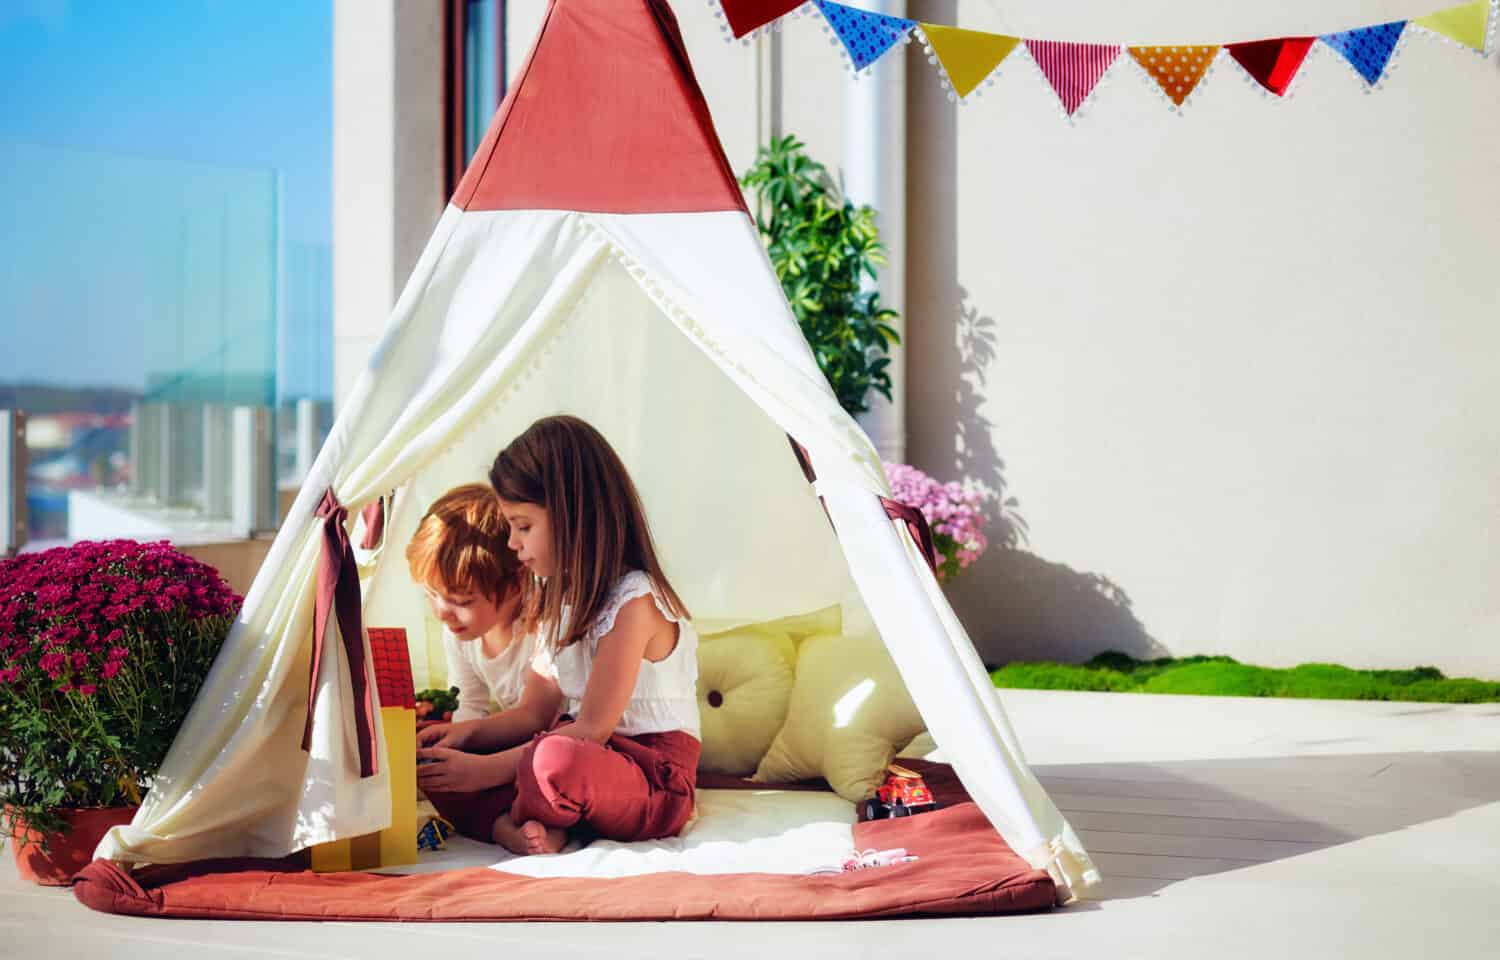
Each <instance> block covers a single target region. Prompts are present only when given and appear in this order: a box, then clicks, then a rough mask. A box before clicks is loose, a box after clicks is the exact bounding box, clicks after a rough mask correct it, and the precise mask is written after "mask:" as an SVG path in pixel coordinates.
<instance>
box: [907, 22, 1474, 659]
mask: <svg viewBox="0 0 1500 960" xmlns="http://www.w3.org/2000/svg"><path fill="white" fill-rule="evenodd" d="M913 6H914V7H920V8H924V10H923V12H925V13H926V15H927V16H929V17H930V18H932V19H935V20H942V21H944V22H948V23H955V22H956V23H958V24H959V25H961V26H966V27H973V28H977V29H991V30H998V31H1003V32H1016V33H1023V34H1024V33H1027V32H1029V33H1031V34H1032V35H1037V36H1043V37H1048V38H1056V39H1068V40H1097V41H1109V40H1119V39H1127V38H1128V39H1134V38H1140V39H1142V40H1144V41H1146V42H1152V41H1160V42H1173V41H1177V42H1193V41H1199V40H1206V41H1214V40H1221V39H1239V38H1245V39H1249V38H1254V37H1257V36H1266V35H1276V34H1298V33H1303V34H1307V33H1316V32H1319V31H1327V30H1332V29H1340V28H1346V27H1350V26H1356V25H1363V24H1369V23H1374V22H1380V21H1382V20H1387V19H1396V18H1399V17H1402V16H1409V15H1414V14H1420V13H1424V12H1427V10H1428V8H1429V7H1431V6H1434V4H1420V3H1419V4H1416V5H1415V6H1413V5H1412V4H1410V3H1396V2H1384V0H1364V2H1348V0H1340V2H1336V3H1332V2H1330V3H1320V4H1318V5H1317V8H1316V10H1312V9H1310V8H1309V6H1308V5H1306V4H1301V3H1295V2H1292V0H1274V2H1268V3H1264V4H1259V5H1255V7H1254V8H1253V9H1251V8H1250V7H1248V6H1247V5H1230V4H1228V3H1225V2H1218V3H1213V4H1204V3H1202V2H1201V0H1198V2H1193V3H1189V2H1187V0H1177V2H1169V0H1158V2H1155V3H1151V4H1131V5H1128V7H1126V6H1125V5H1116V4H1110V3H1105V2H1103V0H1073V2H1070V3H1067V4H1065V5H1057V4H1049V5H1042V4H1033V5H1029V6H1027V7H1026V9H1025V10H1022V9H1021V8H1019V7H1017V8H1014V9H1012V10H1011V13H1012V14H1013V16H1012V18H1011V20H1010V21H1009V22H1005V21H1002V20H1000V19H999V17H998V15H997V14H996V11H995V8H994V7H993V5H990V4H977V3H969V2H963V3H954V2H951V0H950V2H927V3H914V4H913ZM1023 13H1024V14H1025V17H1024V19H1023V17H1022V14H1023ZM1314 50H1315V54H1314V56H1313V57H1311V58H1310V60H1309V62H1308V63H1307V64H1306V65H1305V66H1304V68H1303V71H1302V73H1301V75H1300V76H1299V78H1298V81H1297V85H1296V88H1295V95H1294V96H1293V97H1291V98H1290V99H1289V100H1287V101H1285V102H1281V101H1277V100H1275V99H1274V98H1266V97H1263V96H1262V95H1261V93H1260V92H1259V88H1258V87H1251V86H1248V85H1247V84H1245V83H1244V82H1243V81H1242V79H1241V74H1240V72H1239V71H1238V68H1237V67H1236V66H1234V65H1233V64H1232V63H1229V62H1228V61H1226V60H1223V59H1221V60H1220V61H1219V64H1218V66H1217V67H1216V68H1215V71H1214V73H1213V74H1212V75H1211V76H1210V77H1209V78H1208V80H1207V83H1206V85H1205V86H1204V87H1203V88H1202V89H1201V91H1200V93H1199V95H1198V96H1197V97H1196V98H1195V100H1196V102H1194V103H1192V104H1191V105H1190V106H1189V108H1188V109H1187V111H1186V115H1185V116H1176V115H1173V114H1171V113H1169V112H1168V111H1167V109H1166V106H1165V104H1164V103H1163V101H1162V99H1161V98H1160V97H1159V96H1158V95H1157V94H1156V92H1155V90H1154V89H1153V88H1152V87H1151V86H1150V85H1149V81H1148V80H1146V79H1145V78H1144V77H1143V75H1142V74H1141V73H1140V71H1138V70H1136V69H1134V66H1133V64H1129V63H1119V64H1117V65H1116V67H1115V68H1114V69H1113V70H1112V71H1111V75H1110V78H1109V80H1107V82H1106V85H1105V86H1104V87H1103V88H1102V90H1101V93H1100V95H1099V96H1098V99H1097V102H1096V103H1095V104H1093V105H1092V107H1091V108H1090V107H1086V108H1085V110H1086V114H1085V116H1084V117H1083V118H1082V119H1080V120H1078V121H1077V123H1076V124H1075V125H1073V126H1069V125H1068V124H1067V123H1066V122H1064V121H1063V120H1062V119H1061V118H1060V117H1059V108H1058V106H1057V104H1056V100H1055V98H1054V97H1053V96H1052V94H1051V92H1050V90H1049V89H1048V88H1047V87H1046V85H1045V81H1043V80H1042V79H1041V77H1040V74H1039V73H1038V72H1037V71H1036V70H1035V69H1034V68H1032V67H1031V65H1030V64H1029V63H1027V62H1023V61H1015V62H1011V63H1008V64H1007V65H1005V66H1004V67H1003V68H1002V71H1003V72H1002V76H1001V79H1000V80H999V81H998V82H997V83H996V85H995V87H993V88H992V89H991V90H989V91H987V92H986V93H985V95H984V97H983V98H982V99H981V100H979V101H978V102H977V103H975V104H973V105H970V106H966V107H963V108H961V109H955V108H952V107H949V106H948V105H947V104H946V103H945V102H944V101H942V100H940V99H938V98H937V97H936V96H934V95H927V96H925V97H924V96H923V95H922V94H919V93H913V94H912V95H911V96H910V97H909V104H910V105H911V107H912V109H913V114H912V119H911V121H910V122H911V123H912V124H913V128H912V133H911V137H912V139H911V140H910V141H909V151H910V154H911V157H912V162H913V166H914V169H913V173H912V177H913V180H912V182H911V184H910V187H909V191H910V192H909V198H908V207H909V209H910V210H911V211H912V212H911V214H910V216H911V217H912V218H913V219H912V223H911V226H910V233H909V236H910V240H909V243H910V245H911V247H912V248H913V253H912V254H911V258H912V259H911V261H909V271H910V273H911V280H910V281H909V283H910V284H911V286H910V288H909V294H908V302H909V303H910V304H911V312H910V316H909V319H908V324H907V327H908V331H909V333H910V335H909V342H910V343H911V353H910V358H911V364H912V366H911V368H910V370H911V373H910V378H909V379H910V381H911V382H912V383H913V387H912V391H911V393H910V395H909V396H910V399H909V410H908V415H909V417H910V428H911V449H912V451H913V457H914V459H915V460H916V461H917V462H918V463H919V464H920V465H922V466H924V467H927V468H929V469H931V470H934V471H936V472H939V473H943V474H945V475H948V476H952V475H953V474H954V473H955V471H956V470H957V469H958V468H959V467H961V466H962V467H966V468H967V469H968V471H969V472H970V473H972V474H977V475H978V476H979V477H980V478H981V479H993V478H994V477H995V476H996V475H997V474H999V473H1003V475H1004V477H1005V479H1006V480H1008V481H1009V485H1010V489H1011V491H1012V492H1013V493H1014V494H1015V495H1016V496H1017V497H1019V499H1020V512H1021V514H1022V515H1023V516H1024V517H1025V519H1026V520H1027V521H1028V522H1029V524H1030V528H1031V543H1032V546H1033V548H1034V549H1035V551H1036V552H1037V553H1038V554H1040V555H1042V556H1044V557H1046V558H1049V559H1050V560H1053V561H1058V562H1061V563H1065V564H1067V565H1069V566H1071V567H1074V568H1076V569H1078V570H1083V571H1097V572H1099V573H1102V574H1104V575H1106V576H1108V577H1109V578H1110V579H1112V580H1113V581H1115V582H1116V583H1117V584H1118V585H1119V586H1121V587H1122V588H1123V589H1124V590H1125V591H1126V592H1127V593H1128V594H1129V596H1130V597H1131V599H1132V600H1133V603H1134V610H1135V613H1136V615H1137V616H1138V617H1139V618H1140V620H1141V622H1142V623H1143V624H1144V627H1145V629H1146V631H1148V632H1149V634H1150V635H1151V637H1152V638H1154V640H1155V641H1156V642H1157V643H1158V644H1160V645H1162V646H1164V647H1165V648H1166V649H1169V650H1170V651H1171V652H1173V653H1175V654H1185V653H1195V652H1205V653H1208V652H1212V653H1227V654H1230V655H1233V656H1236V657H1239V658H1241V659H1244V660H1248V661H1252V662H1257V663H1263V664H1273V665H1274V664H1290V663H1298V662H1305V661H1313V660H1332V661H1337V662H1342V663H1345V664H1349V665H1355V666H1377V665H1379V666H1410V665H1412V664H1415V663H1431V664H1436V665H1438V666H1440V667H1442V668H1443V669H1445V670H1447V671H1448V672H1450V673H1455V674H1478V675H1482V676H1491V677H1495V676H1500V589H1497V586H1496V585H1497V583H1500V549H1497V547H1496V544H1497V540H1500V483H1497V480H1500V421H1497V419H1496V414H1495V411H1496V410H1500V363H1497V360H1500V324H1497V323H1496V317H1495V307H1494V303H1495V292H1496V290H1495V268H1496V266H1497V254H1500V177H1497V175H1496V173H1497V167H1496V157H1497V155H1500V112H1497V111H1496V110H1495V108H1494V105H1495V102H1496V97H1497V95H1500V71H1497V67H1496V61H1495V59H1494V58H1490V59H1489V60H1484V59H1480V58H1479V57H1477V56H1475V55H1473V54H1471V53H1468V52H1465V51H1462V50H1459V49H1456V48H1455V47H1453V46H1451V45H1448V44H1446V43H1444V42H1441V41H1436V40H1433V39H1430V38H1428V37H1425V36H1409V37H1407V38H1406V40H1405V42H1404V43H1403V49H1402V52H1401V54H1400V57H1399V58H1398V60H1397V61H1396V63H1397V65H1398V66H1397V69H1396V71H1395V73H1394V74H1393V75H1392V76H1391V78H1390V80H1389V82H1388V83H1387V84H1386V86H1385V89H1383V90H1380V91H1377V92H1375V93H1373V94H1369V95H1367V94H1365V93H1364V92H1363V91H1362V89H1361V83H1360V82H1359V81H1358V80H1357V78H1356V77H1355V75H1354V74H1353V72H1352V71H1351V70H1350V69H1349V68H1348V67H1347V65H1346V64H1345V63H1344V62H1343V61H1342V59H1341V58H1339V57H1338V56H1337V55H1336V54H1335V53H1333V51H1331V50H1329V49H1327V48H1323V47H1321V45H1319V46H1317V47H1315V48H1314ZM928 69H929V68H927V67H926V64H925V62H923V63H922V64H921V65H920V68H919V67H916V66H914V67H913V77H912V80H911V83H912V85H913V86H914V87H915V86H919V85H920V84H921V82H922V78H921V77H920V76H918V75H917V74H918V71H919V70H928ZM928 79H930V76H929V78H928ZM934 85H935V84H934ZM932 89H933V87H931V86H930V87H929V88H928V91H929V94H931V91H932ZM949 142H951V143H952V144H953V147H952V149H951V152H950V150H949V149H948V148H947V146H946V144H947V143H949ZM916 192H920V193H921V195H922V198H923V201H924V203H923V204H918V203H917V202H915V200H914V198H913V193H916ZM918 248H920V249H918ZM955 263H956V267H955V266H952V265H953V264H955ZM919 274H920V277H921V278H920V280H919V279H918V275H919ZM965 316H967V319H964V318H965ZM955 424H963V425H965V426H966V428H967V429H968V430H969V431H970V436H971V437H972V438H974V439H975V440H976V441H977V442H976V443H973V444H971V449H970V451H969V452H968V453H967V454H966V453H964V452H963V450H962V444H961V442H960V441H959V439H958V434H959V430H958V429H957V428H956V427H955ZM1010 583H1013V580H1012V579H1011V578H1010V576H1009V574H1008V573H1007V571H1006V570H1005V569H1003V564H1002V563H1001V558H1000V557H999V555H998V554H995V555H992V556H990V557H987V558H986V560H985V561H984V562H982V564H981V565H980V566H979V567H976V568H974V569H973V570H971V571H970V573H969V575H967V576H966V577H965V578H964V579H963V580H962V581H960V582H959V583H957V584H956V585H955V588H954V590H953V591H952V595H953V597H954V599H955V603H956V605H957V607H958V609H959V612H960V614H961V615H962V616H963V618H964V620H965V622H966V623H967V624H968V625H969V627H970V629H971V631H972V632H973V633H974V635H975V637H976V641H978V642H979V645H980V646H981V647H982V648H986V647H987V649H986V653H987V654H988V655H989V657H990V658H991V659H1000V658H1002V657H1004V656H1028V657H1029V656H1037V655H1044V656H1053V657H1086V656H1088V655H1091V654H1093V653H1095V652H1097V650H1098V649H1099V645H1100V644H1099V642H1098V637H1097V636H1096V635H1091V634H1086V635H1083V636H1079V637H1077V639H1076V640H1075V641H1073V642H1071V643H1070V642H1069V639H1068V638H1067V637H1066V636H1059V634H1058V632H1057V631H1053V632H1052V633H1051V634H1050V635H1049V636H1050V649H1038V648H1037V645H1036V638H1035V636H1027V635H1011V636H1006V635H1005V630H1004V626H1005V624H1007V623H1008V622H1009V613H1008V611H1007V610H1006V604H1007V603H1008V602H1009V599H1008V598H1007V596H1006V594H1005V592H1004V589H1003V587H1004V586H1005V585H1006V584H1010ZM1023 633H1024V632H1023ZM1041 633H1043V634H1045V633H1046V631H1041ZM1157 649H1158V650H1159V647H1158V648H1157Z"/></svg>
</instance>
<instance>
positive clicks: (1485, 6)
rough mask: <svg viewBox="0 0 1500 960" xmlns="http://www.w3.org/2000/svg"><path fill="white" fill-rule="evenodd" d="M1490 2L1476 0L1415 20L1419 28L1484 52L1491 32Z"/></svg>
mask: <svg viewBox="0 0 1500 960" xmlns="http://www.w3.org/2000/svg"><path fill="white" fill-rule="evenodd" d="M1489 22H1490V0H1474V2H1473V3H1465V4H1462V5H1460V6H1457V7H1449V8H1448V9H1446V10H1439V11H1438V12H1437V13H1430V14H1428V15H1427V16H1425V17H1418V18H1417V19H1415V20H1413V21H1412V23H1415V24H1416V25H1417V26H1419V27H1426V28H1427V29H1428V30H1431V31H1432V32H1433V33H1436V34H1440V35H1441V36H1444V37H1447V38H1448V39H1449V40H1452V41H1454V42H1455V43H1461V44H1463V45H1464V46H1466V47H1470V48H1472V49H1474V50H1478V51H1479V52H1480V53H1483V52H1484V44H1485V39H1486V36H1487V34H1488V31H1489Z"/></svg>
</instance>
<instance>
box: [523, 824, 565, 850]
mask: <svg viewBox="0 0 1500 960" xmlns="http://www.w3.org/2000/svg"><path fill="white" fill-rule="evenodd" d="M521 836H523V837H525V838H526V852H527V853H559V852H561V851H562V848H563V845H564V844H566V843H567V842H568V831H566V830H564V829H562V828H561V827H548V826H544V825H543V824H541V823H540V822H539V821H536V820H527V821H526V822H525V823H523V824H521Z"/></svg>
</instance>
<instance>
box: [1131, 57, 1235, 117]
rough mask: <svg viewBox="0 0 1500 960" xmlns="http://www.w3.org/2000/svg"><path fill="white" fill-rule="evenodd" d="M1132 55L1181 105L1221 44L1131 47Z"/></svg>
mask: <svg viewBox="0 0 1500 960" xmlns="http://www.w3.org/2000/svg"><path fill="white" fill-rule="evenodd" d="M1129 49H1130V55H1131V56H1132V57H1134V58H1135V62H1136V63H1138V64H1140V65H1141V69H1142V70H1145V71H1146V72H1147V73H1149V74H1150V75H1151V79H1153V80H1155V81H1156V83H1157V85H1158V86H1160V87H1161V90H1162V93H1165V94H1166V95H1167V96H1168V97H1169V98H1171V100H1172V102H1173V103H1175V104H1177V105H1178V106H1179V107H1180V106H1182V101H1184V100H1186V99H1187V98H1188V94H1190V93H1192V92H1193V88H1194V87H1196V86H1198V81H1200V80H1202V79H1203V75H1204V74H1205V73H1207V72H1208V68H1209V65H1210V64H1212V63H1213V62H1214V57H1216V56H1218V55H1219V45H1218V44H1210V45H1208V46H1195V47H1130V48H1129Z"/></svg>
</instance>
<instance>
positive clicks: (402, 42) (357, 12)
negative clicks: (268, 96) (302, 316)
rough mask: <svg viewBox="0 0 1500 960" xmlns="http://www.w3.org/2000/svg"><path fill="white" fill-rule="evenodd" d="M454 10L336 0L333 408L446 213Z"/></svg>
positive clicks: (397, 0)
mask: <svg viewBox="0 0 1500 960" xmlns="http://www.w3.org/2000/svg"><path fill="white" fill-rule="evenodd" d="M442 38H443V5H442V4H440V3H409V2H401V0H334V9H333V337H334V349H333V357H334V406H335V409H337V407H338V406H339V404H340V403H341V401H342V400H343V398H344V397H345V396H347V395H348V393H349V391H350V390H351V389H352V388H353V386H354V382H355V380H356V379H357V378H358V376H359V374H360V372H361V371H362V370H363V369H364V366H365V362H366V361H367V359H368V358H369V355H370V351H371V350H372V349H373V348H374V346H375V343H376V342H377V341H378V340H379V339H380V335H381V333H382V332H383V331H384V330H385V325H386V321H387V320H388V319H389V316H390V311H391V307H392V306H393V305H394V304H395V302H396V297H397V296H398V295H399V294H400V292H401V288H402V286H404V285H405V283H406V278H407V275H408V274H410V273H411V269H412V267H413V266H415V265H416V262H417V257H418V256H419V255H420V254H421V252H422V247H423V245H424V244H425V243H426V242H427V237H428V235H429V234H430V233H431V232H432V228H433V226H434V225H436V223H437V219H438V217H439V216H440V215H441V214H442V211H443V205H444V204H445V203H446V202H447V197H446V196H445V195H444V193H443V123H444V120H443V97H442V92H443V69H442V66H443V59H442V54H443V45H442Z"/></svg>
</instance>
